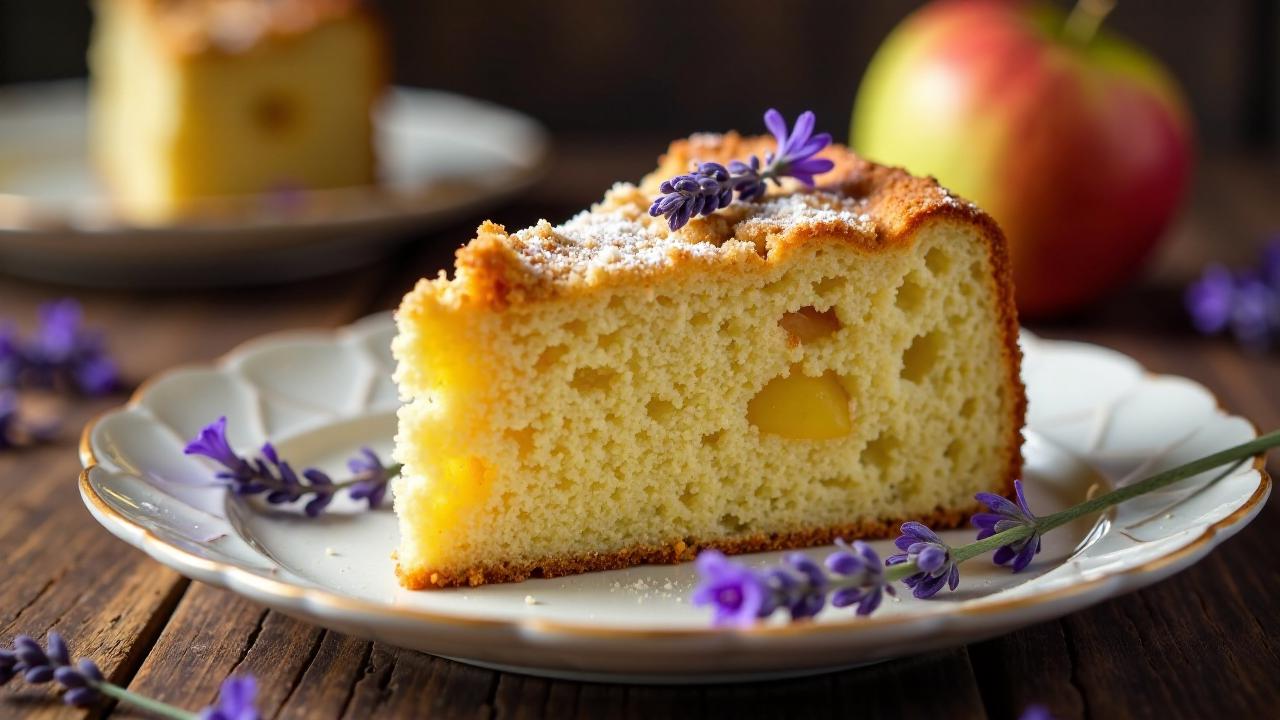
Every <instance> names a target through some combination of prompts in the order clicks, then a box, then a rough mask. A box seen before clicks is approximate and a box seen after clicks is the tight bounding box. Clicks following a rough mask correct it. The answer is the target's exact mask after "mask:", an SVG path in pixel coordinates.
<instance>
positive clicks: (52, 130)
mask: <svg viewBox="0 0 1280 720" xmlns="http://www.w3.org/2000/svg"><path fill="white" fill-rule="evenodd" d="M85 99H86V91H85V85H84V83H83V82H80V81H61V82H53V83H40V84H33V85H17V86H11V87H7V88H0V269H3V270H4V271H5V272H7V273H13V274H19V275H27V276H32V277H38V278H42V279H52V280H59V281H64V282H73V283H79V284H91V285H133V286H137V285H148V286H157V285H160V286H172V287H181V286H190V285H216V284H245V283H254V282H278V281H281V280H289V279H296V278H299V277H305V276H312V275H317V274H322V273H327V272H332V271H335V270H339V269H343V268H347V267H354V266H357V265H359V264H363V263H366V262H368V261H369V260H371V259H373V258H375V257H377V256H379V255H380V254H382V253H385V252H386V251H387V249H388V248H389V247H390V246H391V245H392V244H393V243H394V242H396V241H397V240H402V239H403V237H404V236H405V234H406V233H408V232H410V231H414V230H423V229H427V228H430V227H432V226H438V225H439V224H441V223H444V222H448V221H450V220H452V219H455V218H457V217H458V216H459V215H460V214H461V213H464V212H467V211H470V210H475V209H477V208H478V207H480V206H483V205H486V204H491V203H494V202H496V201H498V200H500V199H502V198H503V197H506V196H508V195H510V194H512V193H514V192H516V191H518V190H520V189H522V188H524V187H526V186H527V185H528V184H529V183H531V182H532V181H533V180H535V179H536V178H537V177H538V176H539V175H540V174H541V172H542V171H543V169H544V167H545V164H546V161H547V158H548V152H549V143H548V140H547V135H546V133H545V132H544V131H543V129H542V128H541V126H539V125H538V123H537V122H535V121H534V120H532V119H531V118H529V117H526V116H524V115H521V114H520V113H517V112H515V111H513V110H508V109H506V108H502V107H499V106H497V105H493V104H490V103H486V102H482V101H479V100H472V99H470V98H465V97H461V96H458V95H453V94H450V93H445V92H439V91H433V90H420V89H410V88H396V89H394V90H393V91H392V92H391V93H390V96H389V97H388V99H387V101H386V102H385V103H384V105H383V106H382V107H381V109H380V110H379V112H378V114H377V115H376V118H375V120H376V143H377V148H378V157H379V162H380V174H381V175H382V178H381V181H380V184H379V185H378V186H376V187H356V188H344V189H337V190H326V191H311V192H299V193H293V194H290V196H289V197H288V198H287V202H283V201H282V199H281V198H276V199H275V200H274V201H273V200H272V199H270V198H261V197H248V198H232V199H225V200H216V201H215V200H211V201H209V203H208V204H207V207H203V208H202V212H201V217H200V218H198V219H196V218H192V219H188V220H183V221H181V222H175V223H172V224H166V225H154V226H137V225H133V224H130V223H129V222H127V221H125V220H123V219H121V218H119V217H117V216H116V215H115V214H113V212H112V210H111V207H110V204H109V202H108V201H107V199H106V197H105V196H104V192H103V190H102V188H101V187H100V186H99V184H98V183H97V181H96V179H95V177H94V174H93V172H92V170H91V168H90V167H89V163H88V159H87V149H86V140H85V133H86V107H85Z"/></svg>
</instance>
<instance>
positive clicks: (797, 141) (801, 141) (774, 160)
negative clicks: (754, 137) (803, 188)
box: [764, 108, 835, 187]
mask: <svg viewBox="0 0 1280 720" xmlns="http://www.w3.org/2000/svg"><path fill="white" fill-rule="evenodd" d="M816 122H817V118H816V116H815V115H814V114H813V111H811V110H806V111H804V112H802V113H800V117H798V118H796V124H795V127H794V128H792V130H791V133H790V134H788V133H787V121H786V120H785V119H784V118H783V117H782V113H780V112H778V111H777V110H774V109H773V108H769V109H768V110H767V111H765V114H764V124H765V127H767V128H769V132H771V133H773V137H774V139H776V140H777V141H778V149H777V150H776V151H774V152H772V153H769V154H768V155H765V166H766V169H765V172H766V174H767V173H769V171H770V170H772V171H773V173H774V174H773V175H772V176H773V177H784V176H785V177H793V178H795V179H797V180H799V181H800V182H802V183H804V184H805V185H808V186H809V187H813V176H814V175H821V174H822V173H824V172H827V171H828V170H830V169H831V168H833V167H835V163H833V162H831V161H830V160H828V159H826V158H818V157H814V156H815V155H817V154H818V153H820V152H822V150H823V148H825V147H826V146H828V145H830V144H831V135H830V133H819V134H817V135H814V134H813V126H814V124H815V123H816Z"/></svg>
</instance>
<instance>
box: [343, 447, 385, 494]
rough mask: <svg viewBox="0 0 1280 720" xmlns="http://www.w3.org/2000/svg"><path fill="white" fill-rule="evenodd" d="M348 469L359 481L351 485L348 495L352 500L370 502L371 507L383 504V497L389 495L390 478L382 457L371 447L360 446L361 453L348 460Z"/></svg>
mask: <svg viewBox="0 0 1280 720" xmlns="http://www.w3.org/2000/svg"><path fill="white" fill-rule="evenodd" d="M347 469H348V470H350V471H351V474H352V476H353V477H354V478H355V479H356V480H357V481H358V482H356V484H354V485H352V486H351V490H350V491H348V493H347V494H348V496H350V498H351V499H352V500H364V501H366V502H368V503H369V509H373V508H376V507H378V506H379V505H381V504H382V499H383V498H384V497H386V495H387V480H388V479H389V477H388V474H387V468H386V467H384V466H383V464H382V459H381V458H379V457H378V456H377V454H375V453H374V452H373V451H372V450H370V449H369V448H367V447H366V448H360V454H359V455H357V456H355V457H353V458H351V459H350V460H348V461H347Z"/></svg>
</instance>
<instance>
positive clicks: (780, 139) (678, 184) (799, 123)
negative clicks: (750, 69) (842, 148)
mask: <svg viewBox="0 0 1280 720" xmlns="http://www.w3.org/2000/svg"><path fill="white" fill-rule="evenodd" d="M814 123H815V117H814V114H813V113H812V112H811V111H805V112H803V113H801V114H800V117H798V118H796V124H795V127H794V128H793V129H791V130H790V131H788V130H787V121H786V120H785V119H784V118H783V117H782V113H780V112H778V111H777V110H775V109H773V108H770V109H769V110H768V111H767V112H765V114H764V124H765V127H767V128H769V132H771V133H773V137H774V139H775V140H777V143H778V147H777V150H775V151H774V152H771V153H768V154H766V155H765V160H764V166H763V167H761V163H760V158H758V157H756V156H755V155H752V156H750V157H748V158H747V159H746V160H745V161H742V160H734V161H732V162H730V163H729V165H728V167H726V166H724V165H721V164H720V163H715V162H704V163H700V164H699V165H697V167H695V168H694V169H693V170H692V171H691V172H689V173H686V174H684V175H677V176H676V177H673V178H671V179H670V180H667V181H664V182H663V183H662V184H661V185H660V186H659V188H658V189H659V191H661V192H662V195H661V196H659V197H658V198H657V199H655V200H654V201H653V204H652V205H650V206H649V214H650V215H652V216H653V217H658V216H659V215H661V216H664V217H666V218H667V226H668V227H670V228H671V229H672V230H673V231H674V230H679V229H680V228H682V227H684V226H685V225H686V224H687V223H688V222H689V220H690V219H691V218H695V217H698V216H699V215H710V214H711V213H713V212H715V211H716V210H719V209H720V208H723V207H728V206H729V205H730V204H731V203H733V202H734V193H737V200H738V201H739V202H750V201H752V200H757V199H759V198H760V197H761V196H763V195H764V193H765V190H766V181H772V182H773V183H775V184H777V183H780V182H781V179H782V178H784V177H791V178H795V179H797V180H799V181H800V182H802V183H804V184H805V185H808V186H810V187H813V184H814V176H815V175H821V174H822V173H824V172H827V171H828V170H830V169H831V168H833V167H835V163H833V162H832V161H830V160H828V159H826V158H819V157H815V156H816V155H817V154H818V153H820V152H822V150H823V148H825V147H827V146H828V145H830V144H831V135H830V134H828V133H819V134H817V135H814V134H813V127H814Z"/></svg>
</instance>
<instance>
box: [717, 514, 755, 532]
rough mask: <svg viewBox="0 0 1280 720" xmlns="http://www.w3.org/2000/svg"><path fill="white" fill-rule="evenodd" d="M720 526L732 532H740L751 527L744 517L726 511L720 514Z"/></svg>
mask: <svg viewBox="0 0 1280 720" xmlns="http://www.w3.org/2000/svg"><path fill="white" fill-rule="evenodd" d="M720 527H722V528H724V529H725V530H727V531H729V532H731V533H740V532H742V531H744V530H746V529H747V528H748V527H750V525H748V524H747V523H746V522H743V520H742V518H739V517H738V516H737V515H734V514H733V513H725V514H724V515H721V516H720Z"/></svg>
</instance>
